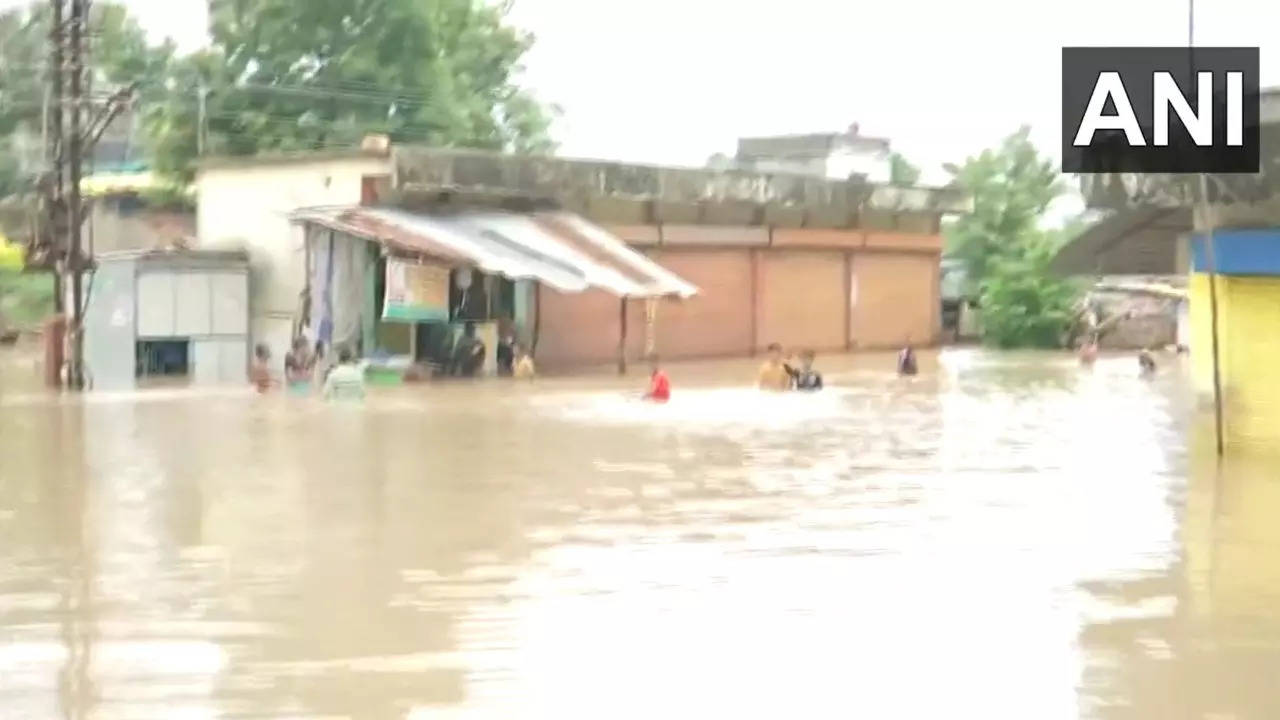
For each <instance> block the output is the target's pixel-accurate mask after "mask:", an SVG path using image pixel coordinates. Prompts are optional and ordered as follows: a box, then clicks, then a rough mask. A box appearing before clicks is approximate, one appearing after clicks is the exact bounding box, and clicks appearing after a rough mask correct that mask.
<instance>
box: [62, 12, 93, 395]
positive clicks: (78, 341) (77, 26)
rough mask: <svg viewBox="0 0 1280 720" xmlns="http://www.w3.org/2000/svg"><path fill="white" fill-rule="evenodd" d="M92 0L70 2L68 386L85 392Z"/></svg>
mask: <svg viewBox="0 0 1280 720" xmlns="http://www.w3.org/2000/svg"><path fill="white" fill-rule="evenodd" d="M88 5H89V0H71V18H70V39H71V47H70V51H71V52H70V55H71V57H70V63H69V65H70V71H71V81H70V83H69V84H70V88H69V90H70V98H69V100H70V104H71V108H70V109H71V117H70V119H69V121H68V123H67V135H68V136H69V137H68V138H67V140H68V143H67V153H68V155H69V157H68V159H67V165H68V170H69V173H68V174H69V176H70V177H69V178H68V183H69V184H70V187H69V188H68V190H69V191H70V192H69V198H68V202H67V216H68V217H67V220H68V225H69V227H68V229H69V230H70V231H71V232H70V238H69V240H70V242H69V245H70V246H71V247H70V252H69V253H68V258H67V271H68V272H69V273H71V303H72V307H71V322H70V324H69V325H68V328H67V329H68V331H69V333H70V335H71V357H69V358H68V363H67V385H69V386H70V387H71V389H72V390H83V389H84V328H83V324H82V323H83V320H84V309H85V307H84V287H83V283H84V271H85V267H86V263H85V262H84V247H83V238H82V234H83V231H84V208H83V205H82V198H81V196H80V179H81V177H80V176H81V168H82V161H83V155H82V153H83V152H84V138H83V137H82V136H81V133H82V132H83V130H82V121H83V113H84V39H85V32H84V31H85V27H86V26H87V24H88V14H89V8H88Z"/></svg>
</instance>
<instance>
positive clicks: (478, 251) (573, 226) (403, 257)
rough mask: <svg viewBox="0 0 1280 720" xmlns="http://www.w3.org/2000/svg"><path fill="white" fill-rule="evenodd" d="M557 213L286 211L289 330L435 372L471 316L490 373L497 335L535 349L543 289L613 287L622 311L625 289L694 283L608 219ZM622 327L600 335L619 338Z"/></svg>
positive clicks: (656, 293) (659, 289)
mask: <svg viewBox="0 0 1280 720" xmlns="http://www.w3.org/2000/svg"><path fill="white" fill-rule="evenodd" d="M566 215H567V214H565V213H547V214H518V213H502V212H490V211H484V212H453V213H450V214H447V215H446V214H440V215H431V214H425V213H414V212H409V211H406V210H401V209H395V208H370V207H350V208H339V209H334V208H323V209H304V210H300V211H298V212H296V213H294V214H293V220H294V222H297V223H299V224H301V225H303V226H304V227H305V230H306V232H305V236H306V250H307V283H306V290H305V291H304V296H305V302H303V303H301V310H300V312H299V315H298V317H297V318H296V321H295V336H303V337H306V338H307V339H308V341H309V342H311V343H315V344H316V345H318V346H319V347H320V349H321V351H322V352H325V353H326V354H327V353H328V352H330V351H331V350H332V349H333V348H336V347H347V348H349V349H351V350H352V351H353V352H355V353H356V354H357V355H358V356H360V357H362V358H365V359H366V360H368V361H369V362H370V363H371V365H372V366H373V367H375V368H379V367H381V368H385V369H386V370H387V371H388V373H390V374H394V373H396V372H401V371H402V370H404V369H407V368H408V367H409V366H411V365H416V366H419V367H421V368H427V369H430V370H431V371H432V372H436V373H443V372H448V371H449V369H450V364H451V361H452V360H453V359H454V353H455V351H456V349H457V347H458V343H459V340H460V337H461V335H462V334H463V333H464V332H466V331H467V328H468V327H470V328H472V329H473V331H474V332H475V334H476V336H477V337H479V339H480V340H481V341H482V342H483V343H484V344H485V346H486V348H488V352H487V354H486V356H485V362H484V365H483V368H482V371H483V372H484V373H485V374H491V373H493V372H495V371H496V362H495V352H494V349H495V348H496V347H497V346H498V341H499V338H501V337H504V336H507V335H508V334H509V335H511V336H513V337H514V338H515V341H516V342H517V343H518V344H520V345H522V346H523V347H525V348H528V349H529V350H530V351H532V352H534V353H536V352H537V351H538V344H539V339H540V335H541V333H540V326H541V323H542V322H543V321H544V318H543V317H541V316H540V315H541V314H540V312H539V311H540V307H539V305H540V298H541V297H542V294H543V290H544V289H549V290H550V291H552V292H555V293H557V294H579V293H587V292H591V293H603V294H607V295H612V296H613V297H614V298H615V303H617V306H618V307H619V308H620V310H621V311H625V308H626V301H627V299H628V298H648V299H654V298H662V297H671V296H674V297H689V296H691V295H693V294H694V293H695V292H696V289H695V288H693V286H691V285H689V284H688V283H686V282H684V281H683V280H681V279H680V278H678V277H676V276H675V275H674V274H672V273H670V272H668V271H667V270H665V269H663V268H662V267H661V266H659V265H657V264H656V263H655V262H653V261H652V260H650V259H649V258H647V257H645V256H644V255H641V254H640V253H637V252H636V251H634V250H632V249H630V248H629V247H627V246H626V244H625V243H624V242H622V241H621V240H619V239H617V238H615V237H614V236H612V235H611V234H610V233H608V232H607V231H605V230H603V229H601V228H598V227H596V226H593V225H590V224H589V223H587V222H586V221H584V220H582V219H581V218H578V217H576V216H572V217H566ZM553 312H554V310H553ZM556 320H557V319H555V318H553V319H551V320H549V322H552V323H555V322H556ZM577 331H578V332H579V333H580V334H593V333H600V332H602V329H601V328H598V327H593V326H591V325H582V326H580V327H578V328H577ZM604 332H609V331H607V330H606V331H604ZM625 332H626V330H625V328H624V329H623V335H622V336H621V337H610V338H607V339H605V340H604V341H606V342H609V343H611V344H613V345H614V346H615V347H618V348H620V349H622V348H625V347H626V344H627V338H626V336H625ZM610 334H612V333H610ZM619 357H620V358H621V357H622V355H621V354H620V355H619Z"/></svg>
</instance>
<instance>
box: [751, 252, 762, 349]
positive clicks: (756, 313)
mask: <svg viewBox="0 0 1280 720" xmlns="http://www.w3.org/2000/svg"><path fill="white" fill-rule="evenodd" d="M749 252H750V256H751V350H750V351H749V352H750V355H751V356H752V357H755V354H756V352H757V351H758V349H759V347H760V250H759V248H751V250H750V251H749Z"/></svg>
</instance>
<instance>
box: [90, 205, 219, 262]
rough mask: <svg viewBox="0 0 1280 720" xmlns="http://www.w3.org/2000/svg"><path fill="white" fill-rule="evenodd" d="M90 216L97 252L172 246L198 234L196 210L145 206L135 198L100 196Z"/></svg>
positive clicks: (94, 245) (94, 247)
mask: <svg viewBox="0 0 1280 720" xmlns="http://www.w3.org/2000/svg"><path fill="white" fill-rule="evenodd" d="M90 218H91V222H92V225H91V227H92V230H93V250H94V252H95V253H106V252H115V251H119V250H149V249H152V248H164V247H170V246H172V245H173V244H174V243H175V242H177V241H181V240H183V239H185V238H189V237H195V235H196V214H195V213H194V212H190V211H184V210H160V209H156V208H151V207H146V206H145V205H141V204H139V201H138V200H135V199H132V198H113V197H104V198H100V199H97V200H95V201H94V204H93V213H92V215H91V216H90Z"/></svg>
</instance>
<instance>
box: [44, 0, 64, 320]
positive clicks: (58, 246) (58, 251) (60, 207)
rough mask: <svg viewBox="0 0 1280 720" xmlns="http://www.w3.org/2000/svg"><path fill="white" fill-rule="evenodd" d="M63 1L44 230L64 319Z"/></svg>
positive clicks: (54, 42) (55, 23)
mask: <svg viewBox="0 0 1280 720" xmlns="http://www.w3.org/2000/svg"><path fill="white" fill-rule="evenodd" d="M63 5H64V0H49V10H50V23H49V92H48V93H47V94H46V97H47V98H48V103H49V105H48V120H47V122H46V124H45V159H46V160H48V165H49V169H50V170H49V171H50V175H49V177H48V183H47V184H46V185H45V188H46V192H45V198H44V200H45V210H46V212H47V213H48V217H47V218H46V222H45V228H46V231H47V232H48V235H47V236H46V237H45V238H42V240H43V242H44V245H45V252H46V253H47V258H48V260H49V265H50V268H51V269H52V270H53V302H54V310H55V311H56V312H57V313H58V314H59V315H61V314H62V313H63V312H65V310H66V307H65V306H66V302H65V301H66V293H65V291H64V290H63V287H62V263H63V251H64V249H65V246H64V244H63V238H64V235H63V230H64V228H66V215H65V213H64V210H65V207H66V206H65V204H64V203H65V197H66V196H65V195H64V194H63V180H64V175H63V173H64V167H63V162H62V159H63V156H62V148H63V143H62V135H63V124H62V103H63V97H62V72H63V67H62V63H63V52H62V50H63V45H64V42H63V38H64V30H65V27H64V25H63V12H62V11H63Z"/></svg>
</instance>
